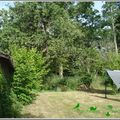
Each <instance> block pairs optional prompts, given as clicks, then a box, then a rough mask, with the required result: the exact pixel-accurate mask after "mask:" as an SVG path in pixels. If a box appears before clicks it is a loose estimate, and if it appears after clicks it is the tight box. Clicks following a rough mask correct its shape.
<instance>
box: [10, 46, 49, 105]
mask: <svg viewBox="0 0 120 120" xmlns="http://www.w3.org/2000/svg"><path fill="white" fill-rule="evenodd" d="M11 53H12V57H13V60H14V64H15V73H14V81H13V90H14V92H15V94H16V95H17V97H18V100H19V101H20V102H22V103H23V104H28V103H30V102H31V101H32V100H33V98H34V95H35V93H34V91H35V90H38V91H39V90H41V89H42V81H43V77H44V76H45V75H46V74H47V72H48V70H46V65H45V59H44V58H43V57H42V55H41V54H39V53H37V51H36V49H31V50H28V49H26V48H24V47H23V48H18V47H12V50H11Z"/></svg>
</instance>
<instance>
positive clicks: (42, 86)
mask: <svg viewBox="0 0 120 120" xmlns="http://www.w3.org/2000/svg"><path fill="white" fill-rule="evenodd" d="M119 30H120V3H119V2H109V3H107V2H105V3H104V4H103V6H102V14H100V13H99V11H98V10H96V9H94V2H79V3H76V2H63V3H62V2H51V3H45V2H15V6H14V7H10V8H9V10H4V9H3V10H1V11H0V51H1V52H4V53H6V54H8V55H10V56H11V58H12V60H13V64H14V66H15V73H14V78H13V81H11V84H12V87H11V92H10V94H9V95H8V94H7V92H6V91H7V90H4V89H5V88H6V86H7V87H9V84H7V83H6V82H5V80H4V79H3V77H2V73H1V74H0V90H1V93H0V95H1V96H2V97H1V98H2V99H1V101H0V102H1V103H0V104H1V105H2V106H3V108H2V107H1V108H0V109H2V110H0V116H1V117H6V116H7V117H17V116H18V113H19V112H20V109H21V107H22V105H26V104H30V103H31V102H32V101H33V100H34V99H35V96H36V93H37V92H41V91H48V90H51V91H68V90H80V86H84V87H85V88H86V89H91V88H92V82H93V81H96V79H98V78H99V80H101V84H104V76H105V69H111V70H114V69H120V53H119V49H120V37H119V36H120V35H119V34H120V32H119ZM109 81H110V80H109ZM109 83H110V84H111V85H112V87H115V86H114V85H113V83H111V81H110V82H109ZM1 111H3V112H1ZM5 111H8V112H5Z"/></svg>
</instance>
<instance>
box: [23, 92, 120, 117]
mask: <svg viewBox="0 0 120 120" xmlns="http://www.w3.org/2000/svg"><path fill="white" fill-rule="evenodd" d="M77 103H80V109H73V107H74V106H75V105H76V104H77ZM109 105H111V106H112V108H111V109H110V108H108V106H109ZM91 106H96V107H97V109H96V111H90V107H91ZM107 112H109V114H110V115H109V116H106V114H108V113H107ZM22 114H23V116H22V117H24V118H119V117H120V95H110V94H109V95H108V99H105V98H104V94H102V93H90V92H82V91H80V92H79V91H74V92H71V91H70V92H41V93H39V94H38V96H37V99H36V100H35V101H33V103H32V104H30V105H27V106H25V107H24V108H23V111H22Z"/></svg>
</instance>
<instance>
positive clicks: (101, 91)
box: [81, 88, 114, 95]
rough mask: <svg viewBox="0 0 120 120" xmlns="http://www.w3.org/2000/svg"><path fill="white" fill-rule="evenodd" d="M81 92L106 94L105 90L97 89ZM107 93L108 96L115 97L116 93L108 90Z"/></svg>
mask: <svg viewBox="0 0 120 120" xmlns="http://www.w3.org/2000/svg"><path fill="white" fill-rule="evenodd" d="M81 91H84V92H88V93H97V94H105V90H101V89H95V88H91V89H82V90H81ZM106 93H107V94H108V95H113V94H114V92H113V91H112V90H107V91H106Z"/></svg>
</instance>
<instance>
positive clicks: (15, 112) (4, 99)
mask: <svg viewBox="0 0 120 120" xmlns="http://www.w3.org/2000/svg"><path fill="white" fill-rule="evenodd" d="M5 81H6V80H5V79H3V76H2V74H1V70H0V118H9V117H15V118H16V117H19V116H20V111H21V109H22V105H21V103H20V102H18V99H17V96H16V94H15V93H14V92H13V90H12V88H10V86H9V85H8V84H6V82H5Z"/></svg>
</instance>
